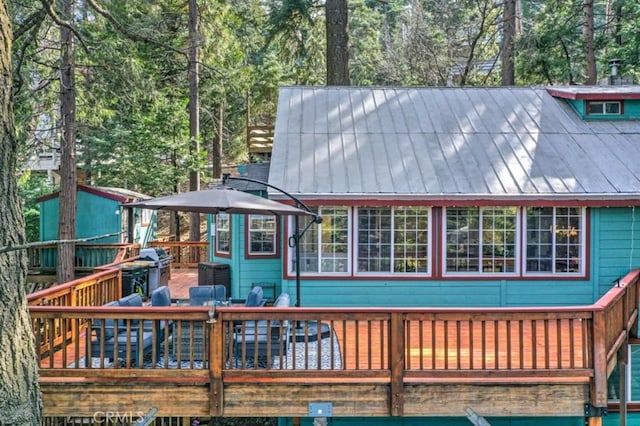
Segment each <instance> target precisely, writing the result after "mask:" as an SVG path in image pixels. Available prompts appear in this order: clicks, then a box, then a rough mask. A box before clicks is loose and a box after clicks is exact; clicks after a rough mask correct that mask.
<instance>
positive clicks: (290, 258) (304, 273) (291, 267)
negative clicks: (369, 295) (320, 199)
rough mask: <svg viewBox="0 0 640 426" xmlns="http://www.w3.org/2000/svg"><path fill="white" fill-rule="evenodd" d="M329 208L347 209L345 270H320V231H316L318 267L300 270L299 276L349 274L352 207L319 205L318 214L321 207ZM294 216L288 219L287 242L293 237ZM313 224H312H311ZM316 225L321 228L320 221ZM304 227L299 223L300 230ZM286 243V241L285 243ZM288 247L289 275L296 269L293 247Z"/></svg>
mask: <svg viewBox="0 0 640 426" xmlns="http://www.w3.org/2000/svg"><path fill="white" fill-rule="evenodd" d="M323 208H325V209H331V208H340V209H342V208H344V209H346V211H347V256H346V259H345V262H346V265H347V270H346V271H344V272H322V271H321V270H320V269H321V265H322V263H321V262H322V251H321V250H320V247H321V243H322V232H321V231H318V235H317V239H316V247H318V253H317V254H316V256H317V262H318V269H317V270H315V271H312V272H310V271H300V276H303V277H316V276H320V275H321V276H322V277H346V276H351V271H352V262H353V254H352V253H353V251H354V250H353V239H352V234H353V233H352V232H351V230H352V227H353V221H352V217H353V208H351V207H346V206H319V207H318V210H319V214H320V216H322V209H323ZM294 221H295V218H293V217H289V220H288V226H287V242H288V241H290V240H291V239H292V238H294V237H293V236H294V232H295V222H294ZM312 226H313V225H312ZM316 226H318V228H319V229H322V223H320V224H319V225H316ZM303 230H304V227H303V226H302V225H301V226H300V231H303ZM287 244H288V243H287ZM288 247H289V249H288V250H287V271H288V274H289V275H291V276H292V275H295V273H296V271H295V268H294V262H293V259H294V256H295V250H296V248H295V247H291V246H290V245H289V246H288Z"/></svg>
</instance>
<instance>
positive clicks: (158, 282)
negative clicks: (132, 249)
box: [140, 247, 171, 294]
mask: <svg viewBox="0 0 640 426" xmlns="http://www.w3.org/2000/svg"><path fill="white" fill-rule="evenodd" d="M140 259H141V260H146V261H148V262H149V294H151V292H152V291H153V290H155V289H156V288H158V287H160V286H163V285H169V268H170V267H171V256H169V254H167V252H166V251H165V249H163V248H162V247H148V248H144V249H141V250H140Z"/></svg>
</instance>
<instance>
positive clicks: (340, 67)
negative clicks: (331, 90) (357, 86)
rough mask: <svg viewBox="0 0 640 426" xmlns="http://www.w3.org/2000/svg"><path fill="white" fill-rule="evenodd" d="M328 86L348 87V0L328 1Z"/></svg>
mask: <svg viewBox="0 0 640 426" xmlns="http://www.w3.org/2000/svg"><path fill="white" fill-rule="evenodd" d="M325 7H326V12H325V13H326V25H327V54H326V56H327V58H326V59H327V86H348V85H349V84H350V81H349V35H348V33H347V16H348V13H347V0H327V1H326V6H325Z"/></svg>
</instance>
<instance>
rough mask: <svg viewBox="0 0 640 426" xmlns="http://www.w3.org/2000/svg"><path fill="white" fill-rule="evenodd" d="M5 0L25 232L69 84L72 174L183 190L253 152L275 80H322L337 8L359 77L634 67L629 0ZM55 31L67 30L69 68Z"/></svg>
mask: <svg viewBox="0 0 640 426" xmlns="http://www.w3.org/2000/svg"><path fill="white" fill-rule="evenodd" d="M330 3H333V4H334V5H336V4H337V8H338V9H343V10H342V12H343V13H345V14H347V13H348V18H347V19H345V20H344V22H342V23H340V20H339V19H338V20H337V21H336V19H333V20H332V18H331V16H329V15H330V14H331V13H336V10H335V8H334V9H330V8H329V5H330ZM194 5H195V7H196V9H195V13H196V15H195V16H196V19H197V24H198V27H197V32H196V33H194V32H193V26H190V25H191V24H190V14H191V13H192V12H194V10H192V9H191V7H192V6H194ZM325 6H326V7H325ZM9 12H10V16H11V19H12V23H13V32H14V45H13V64H14V97H15V98H14V99H15V113H16V120H15V121H16V135H17V139H18V143H19V147H20V151H19V170H18V172H19V175H20V179H19V184H20V188H21V195H22V199H23V200H24V203H25V204H24V211H25V218H26V222H27V237H28V239H29V240H30V241H34V240H37V239H38V230H37V223H38V211H37V205H36V204H35V199H36V198H37V196H39V195H42V194H45V193H49V192H51V191H53V190H55V189H56V188H55V186H53V185H52V184H51V183H50V182H49V181H48V180H47V179H46V178H45V177H43V176H41V175H35V174H31V173H29V171H28V169H27V164H28V159H29V158H30V157H33V156H34V155H35V154H37V153H42V152H59V151H60V149H61V144H62V143H63V141H64V140H66V139H65V137H64V128H63V124H64V123H63V122H64V121H65V120H63V118H62V117H63V115H64V112H62V111H61V104H62V103H63V102H64V100H63V97H64V92H65V89H68V87H67V86H68V85H70V84H73V85H74V90H75V93H74V94H75V111H74V114H75V126H74V129H73V130H72V132H73V133H74V135H73V136H74V138H73V143H74V150H77V159H74V161H76V162H77V163H76V164H77V168H78V170H80V171H81V174H80V176H79V178H78V180H80V181H82V182H84V183H86V184H91V185H97V186H109V187H120V188H127V189H131V190H135V191H139V192H142V193H145V194H149V195H152V196H158V195H163V194H166V193H171V192H178V191H181V190H185V189H186V188H187V187H188V185H189V182H190V179H193V175H194V174H195V175H197V177H198V179H202V183H201V185H202V186H206V185H207V182H209V181H211V180H212V179H215V178H217V177H220V176H219V173H220V164H227V165H233V164H238V163H241V162H246V161H250V160H251V159H250V158H249V157H248V154H247V148H246V140H245V129H246V126H247V125H248V124H251V125H272V124H273V122H274V115H275V108H276V102H277V88H278V87H279V86H282V85H325V84H327V75H328V70H327V66H331V64H330V62H331V59H332V56H331V53H330V52H329V51H328V49H327V44H328V43H329V41H328V40H330V38H331V36H332V35H334V34H333V31H334V30H333V29H332V28H331V25H332V23H333V25H335V24H336V22H337V24H338V25H343V26H344V28H343V30H344V31H346V40H345V43H346V44H347V52H348V60H347V59H346V58H345V59H343V61H348V63H347V64H344V66H345V67H346V70H347V77H346V78H347V81H346V83H347V84H350V85H353V86H372V85H376V86H452V85H453V86H496V85H503V84H506V85H512V84H515V85H565V84H593V83H594V82H595V81H598V80H600V79H602V78H605V77H606V76H607V75H608V74H609V73H610V69H609V65H608V62H609V61H610V60H612V59H619V60H620V64H621V65H620V69H619V73H621V74H623V75H627V76H631V77H635V79H636V81H637V80H638V77H640V32H639V31H638V28H639V27H640V3H638V2H637V1H636V0H517V1H516V0H506V1H504V2H501V1H495V0H451V1H447V2H442V1H435V0H348V1H346V0H328V1H327V2H326V4H325V1H324V0H321V1H315V0H233V1H230V0H228V1H222V0H206V1H199V2H196V1H195V0H154V1H149V0H127V1H118V0H76V1H71V0H64V1H60V2H51V1H48V0H42V1H40V2H33V1H31V0H29V1H27V0H15V1H11V2H10V4H9ZM337 12H340V10H338V11H337ZM65 14H66V15H65ZM510 15H512V16H513V19H510V18H509V17H510ZM346 16H347V15H345V17H346ZM192 18H193V16H192ZM327 24H329V25H327ZM64 32H66V33H67V40H68V39H70V38H72V39H73V40H74V41H75V44H76V47H75V49H74V51H73V58H72V59H73V60H72V62H71V65H70V66H69V67H68V69H70V70H71V72H70V73H71V74H72V75H70V76H69V75H68V74H69V73H67V77H66V79H65V71H64V69H63V67H62V66H61V65H62V63H63V62H64V60H65V58H64V56H65V55H68V51H67V49H66V48H65V44H64V36H63V33H64ZM194 35H195V44H196V45H197V48H198V49H199V52H198V59H197V63H198V65H199V87H198V94H199V108H198V109H199V114H200V123H199V132H198V134H197V135H196V136H195V137H196V138H197V142H198V144H197V146H198V148H197V149H194V144H193V142H194V135H193V132H192V131H190V96H189V85H190V77H189V74H190V72H192V68H191V62H190V57H189V54H190V52H189V49H190V47H191V46H192V44H191V43H192V42H193V40H194ZM347 40H348V41H347ZM327 58H329V61H327ZM509 67H511V70H509V69H508V68H509ZM505 69H506V71H507V72H508V73H510V75H511V77H510V78H509V77H506V79H505ZM343 80H344V79H343ZM344 83H345V81H342V83H341V84H344ZM191 130H192V129H191ZM69 139H70V138H69ZM216 165H217V166H216Z"/></svg>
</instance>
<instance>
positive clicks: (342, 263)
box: [290, 207, 350, 274]
mask: <svg viewBox="0 0 640 426" xmlns="http://www.w3.org/2000/svg"><path fill="white" fill-rule="evenodd" d="M317 213H318V214H319V215H320V216H322V223H321V224H317V225H311V226H310V227H309V228H308V229H307V231H306V232H305V233H304V235H303V236H302V238H301V239H300V243H299V247H300V273H307V274H313V273H316V274H317V273H328V274H344V273H347V272H349V227H350V223H349V210H348V209H347V208H346V207H335V208H332V207H322V208H319V209H317ZM293 220H294V219H292V221H293ZM298 220H299V227H300V230H304V229H306V228H307V226H308V225H309V223H310V222H311V221H312V220H313V218H311V217H308V216H304V217H299V218H298ZM291 230H292V231H291V233H292V234H293V232H294V231H293V226H291ZM291 252H293V250H291ZM290 258H291V262H290V272H291V273H295V253H292V255H291V257H290Z"/></svg>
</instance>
